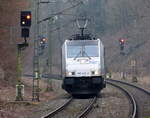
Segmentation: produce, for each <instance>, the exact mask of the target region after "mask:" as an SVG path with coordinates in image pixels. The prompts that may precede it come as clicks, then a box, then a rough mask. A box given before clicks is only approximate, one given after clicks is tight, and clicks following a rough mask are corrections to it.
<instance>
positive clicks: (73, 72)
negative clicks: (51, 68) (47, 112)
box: [62, 34, 106, 95]
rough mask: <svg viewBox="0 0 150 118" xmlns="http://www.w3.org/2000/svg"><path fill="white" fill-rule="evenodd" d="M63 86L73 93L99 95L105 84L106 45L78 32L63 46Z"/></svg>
mask: <svg viewBox="0 0 150 118" xmlns="http://www.w3.org/2000/svg"><path fill="white" fill-rule="evenodd" d="M62 77H63V83H62V88H63V89H64V90H66V91H67V92H68V93H69V94H71V95H91V94H92V95H97V94H98V93H99V92H100V91H101V90H102V89H103V88H104V87H105V86H106V83H105V65H104V45H103V43H102V41H101V40H100V39H96V38H92V37H91V36H90V35H89V34H84V35H83V34H81V35H80V34H77V35H74V36H73V38H72V39H69V40H65V42H64V44H63V46H62Z"/></svg>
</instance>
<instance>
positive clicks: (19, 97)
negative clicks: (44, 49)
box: [16, 45, 23, 101]
mask: <svg viewBox="0 0 150 118" xmlns="http://www.w3.org/2000/svg"><path fill="white" fill-rule="evenodd" d="M17 48H18V49H17V50H18V52H17V84H16V101H23V95H22V90H23V85H21V74H22V64H21V48H20V47H19V45H17Z"/></svg>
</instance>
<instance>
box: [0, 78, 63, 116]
mask: <svg viewBox="0 0 150 118" xmlns="http://www.w3.org/2000/svg"><path fill="white" fill-rule="evenodd" d="M22 82H23V84H24V85H25V90H24V97H23V98H24V101H23V102H17V101H15V99H16V98H15V94H16V89H15V87H8V86H1V85H0V118H24V117H25V116H26V115H27V114H29V113H31V112H32V111H33V110H34V108H35V107H37V105H38V104H41V103H43V102H46V101H48V100H50V99H54V98H55V97H57V96H58V95H59V94H61V93H59V92H57V89H59V88H60V86H59V85H60V84H59V85H58V84H57V83H59V82H56V81H53V82H52V87H53V91H46V89H47V84H46V80H40V102H32V79H27V78H23V79H22Z"/></svg>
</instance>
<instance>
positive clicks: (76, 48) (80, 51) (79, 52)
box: [67, 44, 99, 59]
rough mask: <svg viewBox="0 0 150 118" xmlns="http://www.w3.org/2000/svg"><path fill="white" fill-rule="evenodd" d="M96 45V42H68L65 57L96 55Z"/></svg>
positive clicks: (97, 54)
mask: <svg viewBox="0 0 150 118" xmlns="http://www.w3.org/2000/svg"><path fill="white" fill-rule="evenodd" d="M98 56H99V53H98V45H97V44H81V45H79V44H78V45H76V44H69V45H67V57H68V58H74V59H75V58H79V57H88V58H90V57H98Z"/></svg>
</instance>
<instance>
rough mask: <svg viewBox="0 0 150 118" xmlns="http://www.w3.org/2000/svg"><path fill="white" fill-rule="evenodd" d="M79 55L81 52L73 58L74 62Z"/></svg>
mask: <svg viewBox="0 0 150 118" xmlns="http://www.w3.org/2000/svg"><path fill="white" fill-rule="evenodd" d="M80 55H81V51H80V52H79V53H78V54H77V55H76V56H75V57H74V60H76V58H78V57H79V56H80Z"/></svg>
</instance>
